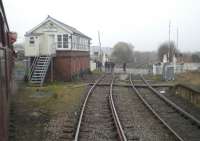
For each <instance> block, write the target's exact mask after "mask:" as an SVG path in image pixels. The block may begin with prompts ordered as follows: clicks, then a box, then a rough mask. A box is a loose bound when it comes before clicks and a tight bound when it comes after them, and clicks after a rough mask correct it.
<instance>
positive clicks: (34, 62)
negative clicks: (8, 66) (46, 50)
mask: <svg viewBox="0 0 200 141" xmlns="http://www.w3.org/2000/svg"><path fill="white" fill-rule="evenodd" d="M38 59H39V57H38V56H36V57H35V58H34V60H33V62H32V64H31V67H30V69H29V71H28V80H31V76H32V74H33V71H34V69H35V66H36V64H37V61H38Z"/></svg>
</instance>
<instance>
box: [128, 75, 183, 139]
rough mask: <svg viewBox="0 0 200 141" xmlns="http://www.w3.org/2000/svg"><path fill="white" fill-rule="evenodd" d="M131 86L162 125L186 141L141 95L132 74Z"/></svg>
mask: <svg viewBox="0 0 200 141" xmlns="http://www.w3.org/2000/svg"><path fill="white" fill-rule="evenodd" d="M129 81H130V83H131V85H132V88H133V90H134V91H135V93H136V95H137V96H138V97H139V98H140V99H141V101H142V102H143V103H144V104H145V106H146V107H147V108H148V109H149V110H150V111H151V112H152V113H153V114H154V115H155V117H156V118H158V119H159V120H160V121H161V123H162V124H163V125H164V126H165V127H166V128H167V129H169V131H171V133H172V134H174V135H175V136H176V137H177V139H178V140H179V141H184V139H183V138H181V137H180V136H179V135H178V134H177V133H176V131H174V130H173V129H172V128H171V127H170V126H169V125H168V124H167V123H166V122H165V121H164V120H163V119H162V118H161V117H160V116H159V115H158V114H157V112H156V111H155V110H154V109H153V108H152V107H151V105H150V104H149V103H148V102H147V101H146V100H145V99H144V98H143V97H142V96H141V95H140V92H139V91H138V90H137V89H136V87H135V86H134V83H133V81H132V77H131V74H130V79H129Z"/></svg>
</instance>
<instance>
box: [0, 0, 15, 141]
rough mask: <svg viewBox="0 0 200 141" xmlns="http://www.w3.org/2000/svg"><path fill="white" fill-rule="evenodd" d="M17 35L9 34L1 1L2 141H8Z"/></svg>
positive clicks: (0, 120)
mask: <svg viewBox="0 0 200 141" xmlns="http://www.w3.org/2000/svg"><path fill="white" fill-rule="evenodd" d="M15 40H16V34H15V33H14V34H13V33H11V32H9V27H8V23H7V19H6V14H5V11H4V7H3V3H2V1H0V141H8V125H9V124H8V123H9V99H10V95H11V93H12V88H13V79H12V70H13V66H14V56H15V55H14V51H13V48H12V43H13V42H15Z"/></svg>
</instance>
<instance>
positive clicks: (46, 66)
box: [40, 56, 52, 85]
mask: <svg viewBox="0 0 200 141" xmlns="http://www.w3.org/2000/svg"><path fill="white" fill-rule="evenodd" d="M51 58H52V57H51V56H48V59H47V60H46V61H45V64H46V65H44V66H43V70H44V71H45V72H44V73H43V75H42V76H41V77H42V81H41V83H40V85H42V84H43V83H44V79H45V76H46V73H47V71H48V68H49V64H50V62H51Z"/></svg>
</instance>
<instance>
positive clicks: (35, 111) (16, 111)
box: [11, 82, 86, 141]
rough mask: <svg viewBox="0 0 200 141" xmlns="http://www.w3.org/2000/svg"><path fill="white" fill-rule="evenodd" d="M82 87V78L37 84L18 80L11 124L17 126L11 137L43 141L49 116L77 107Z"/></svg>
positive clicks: (83, 86)
mask: <svg viewBox="0 0 200 141" xmlns="http://www.w3.org/2000/svg"><path fill="white" fill-rule="evenodd" d="M85 88H86V86H85V85H84V83H82V82H70V83H69V82H68V83H64V82H63V83H60V82H59V83H58V82H57V83H51V84H48V85H47V86H45V87H40V88H38V87H29V86H28V85H26V84H24V83H23V84H21V85H20V86H19V89H18V92H17V94H16V95H14V96H13V97H12V100H11V109H12V110H11V111H12V114H11V118H12V119H13V123H12V126H14V127H15V129H16V130H14V131H13V133H12V139H11V140H13V141H27V140H29V141H36V140H37V141H43V140H44V139H45V138H46V135H47V133H46V131H45V127H46V126H47V125H48V123H49V121H50V120H52V119H54V118H57V117H59V115H60V114H62V115H63V113H75V111H77V110H78V108H79V106H80V105H79V104H80V99H81V94H82V93H83V92H84V90H85Z"/></svg>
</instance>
